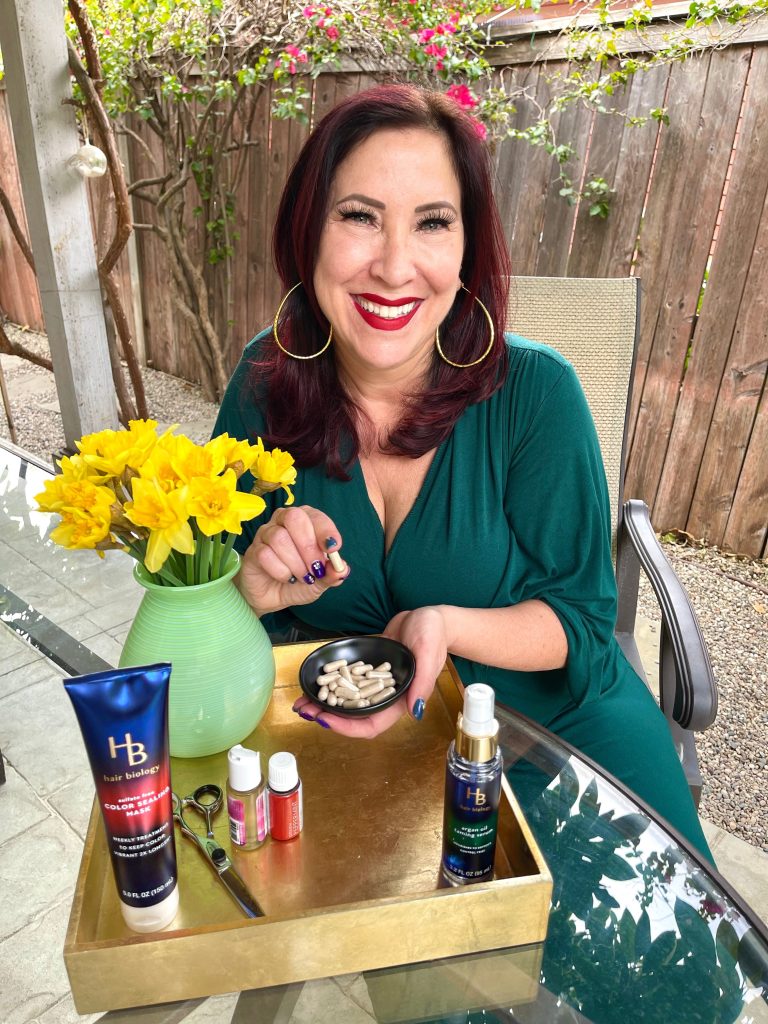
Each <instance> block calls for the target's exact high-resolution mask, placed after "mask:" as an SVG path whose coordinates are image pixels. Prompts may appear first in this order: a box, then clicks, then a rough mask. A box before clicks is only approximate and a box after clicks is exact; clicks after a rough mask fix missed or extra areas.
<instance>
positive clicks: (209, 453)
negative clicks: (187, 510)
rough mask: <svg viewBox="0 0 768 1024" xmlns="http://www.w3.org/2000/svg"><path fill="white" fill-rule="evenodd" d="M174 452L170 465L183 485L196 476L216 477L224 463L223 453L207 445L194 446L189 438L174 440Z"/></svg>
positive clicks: (182, 437)
mask: <svg viewBox="0 0 768 1024" xmlns="http://www.w3.org/2000/svg"><path fill="white" fill-rule="evenodd" d="M174 440H175V442H176V445H175V451H174V452H173V454H172V455H171V463H172V465H173V468H174V470H175V471H176V473H178V475H179V477H180V478H181V479H182V480H183V481H184V483H189V481H190V480H192V479H193V478H194V477H196V476H202V477H207V478H208V479H210V478H211V477H215V476H218V475H219V473H221V472H222V470H223V469H224V466H225V465H226V461H225V458H224V453H223V452H222V451H221V450H217V449H216V448H215V447H210V446H209V444H206V445H199V444H194V443H193V442H192V441H190V440H189V438H187V437H184V436H183V435H182V436H181V437H177V438H174Z"/></svg>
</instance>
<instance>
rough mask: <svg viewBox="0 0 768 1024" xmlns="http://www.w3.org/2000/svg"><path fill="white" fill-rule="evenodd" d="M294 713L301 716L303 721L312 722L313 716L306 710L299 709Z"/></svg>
mask: <svg viewBox="0 0 768 1024" xmlns="http://www.w3.org/2000/svg"><path fill="white" fill-rule="evenodd" d="M296 714H297V715H298V716H299V718H303V719H304V721H305V722H314V718H313V717H312V715H308V714H307V713H306V711H302V710H301V709H299V710H298V711H297V712H296Z"/></svg>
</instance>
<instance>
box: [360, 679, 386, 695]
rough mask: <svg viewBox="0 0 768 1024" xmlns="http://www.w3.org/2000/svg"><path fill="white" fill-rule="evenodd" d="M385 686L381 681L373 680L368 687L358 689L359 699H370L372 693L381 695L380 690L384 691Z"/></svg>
mask: <svg viewBox="0 0 768 1024" xmlns="http://www.w3.org/2000/svg"><path fill="white" fill-rule="evenodd" d="M386 688H387V684H386V682H385V681H384V680H383V679H374V680H373V682H371V683H369V684H368V686H361V687H360V696H361V697H372V696H373V694H374V693H381V691H382V690H386Z"/></svg>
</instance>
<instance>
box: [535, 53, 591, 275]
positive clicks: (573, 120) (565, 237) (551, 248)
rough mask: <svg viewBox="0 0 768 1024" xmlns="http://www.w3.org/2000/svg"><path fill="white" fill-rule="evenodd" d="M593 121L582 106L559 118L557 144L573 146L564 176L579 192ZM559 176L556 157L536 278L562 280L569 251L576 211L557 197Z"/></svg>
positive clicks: (552, 161)
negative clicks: (557, 278)
mask: <svg viewBox="0 0 768 1024" xmlns="http://www.w3.org/2000/svg"><path fill="white" fill-rule="evenodd" d="M564 71H565V73H568V71H570V68H568V67H566V68H565V69H564ZM594 120H595V113H594V111H593V110H591V109H589V108H587V106H586V105H585V104H583V103H571V104H569V105H568V106H567V107H566V108H565V109H564V110H563V111H562V112H561V113H560V116H559V118H558V123H557V136H556V144H557V145H574V151H575V152H574V157H573V159H572V160H571V161H570V162H569V163H568V165H567V173H568V176H569V177H570V178H571V180H572V182H573V187H574V188H578V187H579V183H580V181H581V176H582V170H583V167H584V160H585V158H586V156H587V153H586V150H587V146H588V144H589V139H590V137H591V132H592V126H593V124H594ZM559 174H560V164H559V163H558V161H557V160H556V159H555V157H551V158H550V161H549V181H548V182H547V192H546V196H545V199H544V209H543V212H542V220H541V235H540V241H539V245H538V247H537V250H536V265H535V269H534V274H535V275H536V276H537V277H564V276H565V274H566V272H567V268H568V251H569V249H570V245H571V235H572V234H573V228H574V221H575V220H576V216H577V214H578V207H577V206H576V205H573V206H571V205H570V204H569V203H568V202H567V201H566V199H565V198H564V197H563V196H561V195H560V188H561V187H562V186H561V185H560V182H559V180H558V179H559Z"/></svg>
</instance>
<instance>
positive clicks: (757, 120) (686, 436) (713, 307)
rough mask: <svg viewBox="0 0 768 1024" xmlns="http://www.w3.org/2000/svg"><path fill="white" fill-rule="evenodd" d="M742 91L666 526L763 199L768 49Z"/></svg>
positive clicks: (664, 492) (700, 433) (698, 456)
mask: <svg viewBox="0 0 768 1024" xmlns="http://www.w3.org/2000/svg"><path fill="white" fill-rule="evenodd" d="M748 89H749V93H748V96H747V100H748V102H747V103H746V105H745V112H744V119H743V123H742V125H741V129H740V139H739V142H738V148H737V150H736V156H735V160H734V165H733V171H732V177H731V184H730V187H729V190H728V196H727V199H726V203H725V209H724V211H723V219H722V224H721V226H720V232H719V236H718V241H717V247H716V249H715V253H714V257H713V261H712V267H711V270H710V274H709V280H708V283H707V288H706V290H705V292H704V299H703V303H702V308H701V313H700V315H699V317H698V322H697V324H696V329H695V333H694V336H693V341H692V349H691V358H690V362H689V365H688V368H687V370H686V373H685V377H684V380H683V386H682V389H681V392H680V399H679V402H678V406H677V410H676V413H675V420H674V424H673V427H672V432H671V434H670V442H669V451H668V452H667V458H666V460H665V462H664V469H663V472H662V475H661V480H660V484H659V490H658V493H657V495H656V500H655V506H654V507H655V509H656V519H655V522H657V524H659V525H661V524H664V526H665V528H667V527H672V526H681V525H683V524H684V523H686V521H687V520H688V513H689V511H690V507H691V501H692V498H693V493H694V490H695V488H696V480H697V478H698V475H699V469H700V466H701V461H702V458H703V455H704V451H705V448H706V444H707V433H708V430H709V427H710V423H711V419H712V414H713V412H714V409H715V402H716V400H717V391H718V388H719V386H720V383H721V381H722V378H723V372H724V370H725V367H726V363H727V361H728V357H729V356H728V354H729V350H730V347H731V342H732V338H733V332H734V327H735V324H736V320H737V317H738V315H739V309H740V306H741V302H742V297H743V293H744V287H745V283H746V280H747V275H748V273H749V268H750V263H752V262H753V250H754V247H755V241H756V237H757V231H758V227H759V224H760V216H761V213H762V210H763V206H764V204H765V202H766V196H768V162H766V159H765V157H766V154H767V153H768V47H765V48H763V50H762V51H761V52H760V53H755V55H754V58H753V62H752V69H751V76H750V82H749V86H748ZM758 301H759V299H758ZM731 470H733V471H734V472H737V470H738V467H737V466H731V467H729V470H728V472H730V471H731ZM737 478H738V477H737V476H736V477H734V483H735V480H736V479H737Z"/></svg>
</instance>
